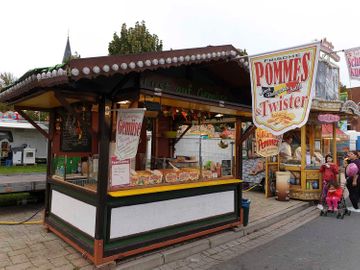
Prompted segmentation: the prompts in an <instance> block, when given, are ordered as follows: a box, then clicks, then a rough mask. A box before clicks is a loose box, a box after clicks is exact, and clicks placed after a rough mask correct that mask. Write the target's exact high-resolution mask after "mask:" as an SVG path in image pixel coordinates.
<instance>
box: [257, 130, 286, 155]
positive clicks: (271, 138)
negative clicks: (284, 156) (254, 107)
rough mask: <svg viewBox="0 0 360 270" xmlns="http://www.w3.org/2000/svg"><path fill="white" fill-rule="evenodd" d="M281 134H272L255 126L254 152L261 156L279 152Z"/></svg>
mask: <svg viewBox="0 0 360 270" xmlns="http://www.w3.org/2000/svg"><path fill="white" fill-rule="evenodd" d="M282 137H283V136H282V135H278V136H276V135H273V134H272V133H270V132H268V131H266V130H264V129H261V128H257V129H256V131H255V139H256V153H257V154H258V155H260V156H262V157H271V156H275V155H277V154H279V150H280V144H281V142H282Z"/></svg>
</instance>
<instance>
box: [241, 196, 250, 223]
mask: <svg viewBox="0 0 360 270" xmlns="http://www.w3.org/2000/svg"><path fill="white" fill-rule="evenodd" d="M241 207H242V209H243V225H244V226H247V225H248V223H249V211H250V200H249V199H242V200H241Z"/></svg>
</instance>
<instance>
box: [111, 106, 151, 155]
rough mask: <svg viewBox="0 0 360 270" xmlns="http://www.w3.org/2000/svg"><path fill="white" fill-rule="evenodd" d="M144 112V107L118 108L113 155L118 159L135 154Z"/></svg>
mask: <svg viewBox="0 0 360 270" xmlns="http://www.w3.org/2000/svg"><path fill="white" fill-rule="evenodd" d="M144 113H145V108H136V109H120V110H118V115H117V121H116V147H115V155H116V156H117V157H118V159H119V160H124V159H130V158H134V157H135V156H136V153H137V149H138V145H139V138H140V133H141V127H142V122H143V119H144Z"/></svg>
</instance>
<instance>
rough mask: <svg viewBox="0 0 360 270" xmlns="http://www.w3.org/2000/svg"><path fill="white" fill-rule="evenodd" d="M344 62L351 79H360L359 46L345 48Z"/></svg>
mask: <svg viewBox="0 0 360 270" xmlns="http://www.w3.org/2000/svg"><path fill="white" fill-rule="evenodd" d="M345 57H346V64H347V66H348V70H349V77H350V79H351V80H360V47H357V48H353V49H348V50H345Z"/></svg>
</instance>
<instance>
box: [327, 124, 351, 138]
mask: <svg viewBox="0 0 360 270" xmlns="http://www.w3.org/2000/svg"><path fill="white" fill-rule="evenodd" d="M321 133H322V138H323V139H332V137H333V125H332V124H322V125H321ZM336 138H339V139H340V140H349V136H348V135H346V134H345V133H344V131H342V130H340V129H339V128H336Z"/></svg>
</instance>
